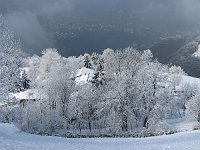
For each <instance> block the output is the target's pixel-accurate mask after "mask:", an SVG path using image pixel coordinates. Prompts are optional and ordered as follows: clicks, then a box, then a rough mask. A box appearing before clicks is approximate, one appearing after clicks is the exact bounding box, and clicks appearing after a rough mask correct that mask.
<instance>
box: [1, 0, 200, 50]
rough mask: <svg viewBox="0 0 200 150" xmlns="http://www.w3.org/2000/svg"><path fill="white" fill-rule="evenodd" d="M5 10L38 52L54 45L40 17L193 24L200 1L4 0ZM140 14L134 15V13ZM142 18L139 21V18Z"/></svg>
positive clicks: (158, 25) (199, 11)
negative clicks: (62, 16) (63, 16)
mask: <svg viewBox="0 0 200 150" xmlns="http://www.w3.org/2000/svg"><path fill="white" fill-rule="evenodd" d="M0 13H3V14H4V15H5V16H6V18H7V20H8V23H9V25H10V26H11V27H12V29H13V30H14V32H15V33H16V34H17V35H18V36H19V37H20V38H21V39H22V40H23V41H24V44H25V45H26V46H27V47H32V49H31V50H32V51H33V48H34V49H35V52H36V53H37V52H39V51H41V49H43V48H45V47H54V41H52V40H51V39H50V38H49V37H48V34H47V32H46V29H45V28H44V26H42V25H41V22H40V21H39V20H38V17H39V16H54V15H55V16H56V15H57V14H58V15H60V14H62V15H66V16H73V17H77V16H79V17H85V16H86V17H89V18H91V20H96V19H98V18H99V19H100V20H101V21H102V22H103V21H104V19H105V20H111V19H115V18H116V20H117V18H118V17H119V16H120V15H121V16H122V18H126V17H128V18H127V20H128V19H130V20H131V19H133V20H134V19H136V21H138V22H139V21H141V22H140V23H142V24H149V25H150V26H154V27H155V28H161V29H162V28H163V29H164V28H166V29H168V28H169V29H171V28H179V27H190V26H191V28H192V27H193V26H195V25H196V24H198V22H199V20H200V15H199V14H200V1H199V0H0ZM131 13H132V14H134V15H135V16H138V18H137V17H135V16H134V17H133V18H131V16H130V14H131ZM137 19H138V20H137Z"/></svg>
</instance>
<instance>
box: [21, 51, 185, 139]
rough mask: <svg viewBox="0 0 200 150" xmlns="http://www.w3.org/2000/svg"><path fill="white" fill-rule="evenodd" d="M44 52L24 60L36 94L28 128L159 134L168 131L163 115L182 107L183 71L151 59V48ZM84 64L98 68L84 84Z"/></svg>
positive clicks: (25, 114) (26, 113)
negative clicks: (76, 54) (80, 81)
mask: <svg viewBox="0 0 200 150" xmlns="http://www.w3.org/2000/svg"><path fill="white" fill-rule="evenodd" d="M42 54H43V55H42V56H41V57H39V56H36V55H35V56H32V57H30V58H27V59H26V64H27V66H26V67H27V68H28V71H27V78H28V79H29V80H30V81H31V84H30V87H31V88H32V89H37V96H36V97H37V98H36V100H28V101H27V102H26V105H25V106H23V107H22V114H21V115H22V120H21V125H22V128H23V129H24V130H25V131H28V132H33V133H41V134H50V135H52V134H64V135H62V136H69V135H71V134H72V135H79V134H81V135H85V134H87V135H88V134H89V135H115V136H117V135H123V134H124V133H129V132H136V131H137V132H138V131H142V130H145V131H146V130H148V131H151V132H156V133H158V132H159V131H162V130H169V128H168V127H167V125H164V124H163V120H164V119H165V118H170V117H174V116H177V115H179V113H180V109H183V106H184V103H185V102H184V101H181V99H182V98H183V97H177V96H176V94H175V92H176V86H178V85H179V82H180V78H181V75H183V74H184V72H183V70H182V69H181V68H180V67H175V66H172V67H169V66H167V65H163V64H161V63H159V62H157V61H156V60H153V59H152V53H151V51H150V50H145V51H144V52H139V51H137V50H135V49H134V48H132V47H128V48H125V49H122V50H117V51H113V50H111V49H106V50H104V51H103V53H102V54H96V53H94V54H92V55H89V54H85V55H84V56H79V57H77V58H76V57H68V58H65V57H62V56H60V55H59V54H58V52H57V50H55V49H47V50H45V51H43V53H42ZM80 68H82V69H84V68H88V69H91V70H94V75H93V77H92V79H91V80H88V81H87V83H86V84H78V83H77V80H76V75H77V73H76V71H77V70H78V69H80ZM160 128H161V129H160Z"/></svg>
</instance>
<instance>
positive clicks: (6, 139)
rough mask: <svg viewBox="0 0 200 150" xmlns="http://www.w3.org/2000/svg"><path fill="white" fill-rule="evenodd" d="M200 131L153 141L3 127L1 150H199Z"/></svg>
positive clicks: (1, 130)
mask: <svg viewBox="0 0 200 150" xmlns="http://www.w3.org/2000/svg"><path fill="white" fill-rule="evenodd" d="M199 137H200V131H193V132H185V133H178V134H174V135H164V136H160V137H150V138H141V139H137V138H136V139H134V138H118V139H114V138H104V139H102V138H94V139H64V138H58V137H43V136H38V135H31V134H26V133H23V132H20V131H19V130H18V129H17V128H15V127H14V126H13V125H9V124H0V150H189V149H190V150H199V149H200V138H199Z"/></svg>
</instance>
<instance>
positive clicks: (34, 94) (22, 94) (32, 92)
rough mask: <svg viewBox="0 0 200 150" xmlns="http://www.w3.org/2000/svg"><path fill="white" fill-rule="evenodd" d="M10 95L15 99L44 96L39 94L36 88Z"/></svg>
mask: <svg viewBox="0 0 200 150" xmlns="http://www.w3.org/2000/svg"><path fill="white" fill-rule="evenodd" d="M10 95H11V96H13V97H15V98H16V99H19V100H21V99H39V98H41V97H44V96H43V95H39V92H38V90H36V89H28V90H26V91H24V92H19V93H14V94H13V93H12V94H10Z"/></svg>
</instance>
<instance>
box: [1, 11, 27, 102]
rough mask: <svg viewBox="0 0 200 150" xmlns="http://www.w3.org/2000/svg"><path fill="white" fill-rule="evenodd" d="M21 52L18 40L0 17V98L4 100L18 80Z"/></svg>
mask: <svg viewBox="0 0 200 150" xmlns="http://www.w3.org/2000/svg"><path fill="white" fill-rule="evenodd" d="M22 55H23V53H22V51H21V47H20V42H19V40H17V39H16V37H15V35H14V33H13V32H12V31H11V30H10V29H9V27H8V24H7V22H6V20H5V18H4V17H3V16H2V15H0V66H1V69H0V87H1V88H0V96H1V99H2V98H3V99H6V98H7V96H8V93H10V92H14V91H15V88H16V86H15V85H16V84H17V83H18V81H19V80H20V75H19V74H20V69H19V68H20V67H21V65H22Z"/></svg>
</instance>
